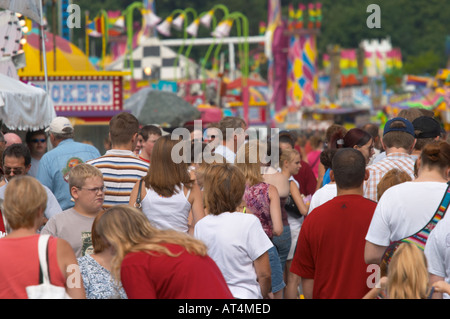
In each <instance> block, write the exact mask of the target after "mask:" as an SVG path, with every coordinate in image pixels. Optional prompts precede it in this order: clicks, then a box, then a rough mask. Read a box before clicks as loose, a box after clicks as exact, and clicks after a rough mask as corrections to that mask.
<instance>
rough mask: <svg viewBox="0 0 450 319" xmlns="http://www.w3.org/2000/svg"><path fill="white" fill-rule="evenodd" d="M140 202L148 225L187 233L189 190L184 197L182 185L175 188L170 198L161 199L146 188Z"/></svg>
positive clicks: (189, 207) (189, 206)
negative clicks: (145, 192)
mask: <svg viewBox="0 0 450 319" xmlns="http://www.w3.org/2000/svg"><path fill="white" fill-rule="evenodd" d="M146 190H147V194H146V195H145V197H144V199H143V200H142V211H143V212H144V214H145V216H147V218H148V219H149V220H150V223H151V224H152V225H153V226H154V227H156V228H158V229H175V230H178V231H181V232H186V233H187V232H188V216H189V211H190V210H191V204H190V203H189V201H188V198H189V194H190V192H191V190H190V189H189V191H188V192H187V194H186V196H185V195H184V185H182V187H181V189H180V188H179V187H177V188H176V193H175V194H174V195H172V196H171V197H162V196H160V195H159V194H158V193H156V192H155V191H154V190H153V189H149V188H147V189H146Z"/></svg>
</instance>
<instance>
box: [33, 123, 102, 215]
mask: <svg viewBox="0 0 450 319" xmlns="http://www.w3.org/2000/svg"><path fill="white" fill-rule="evenodd" d="M45 131H46V132H47V133H48V134H49V139H50V142H51V143H52V146H53V149H52V150H50V151H49V152H47V153H45V154H44V156H42V158H41V161H40V162H39V169H38V172H37V175H36V178H37V179H38V180H39V181H40V182H41V183H42V184H43V185H45V186H47V187H48V188H49V189H50V190H51V191H52V192H53V194H54V195H55V196H56V199H57V200H58V202H59V205H60V206H61V208H62V209H63V210H66V209H69V208H71V207H73V206H74V202H73V201H72V197H71V195H70V189H69V183H68V176H69V172H70V169H71V168H72V167H74V166H76V165H78V164H80V163H84V162H86V161H88V160H90V159H93V158H97V157H99V156H100V152H99V151H98V150H97V148H95V147H94V146H92V145H88V144H84V143H79V142H75V141H74V140H73V137H74V135H75V131H74V128H73V126H72V124H71V123H70V121H69V119H68V118H66V117H63V116H58V117H56V118H54V119H53V121H52V122H51V123H50V126H49V127H48V128H47V129H46V130H45Z"/></svg>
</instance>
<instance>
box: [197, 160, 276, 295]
mask: <svg viewBox="0 0 450 319" xmlns="http://www.w3.org/2000/svg"><path fill="white" fill-rule="evenodd" d="M245 183H246V179H245V176H244V174H243V173H242V172H241V170H240V169H239V168H237V167H236V166H235V165H231V164H216V165H212V166H210V167H208V168H207V169H206V172H205V184H204V186H205V190H204V197H205V204H206V210H207V211H208V215H207V216H205V217H204V218H203V219H201V220H200V221H199V222H198V223H197V225H196V226H195V231H194V236H195V237H196V238H198V239H200V240H201V241H203V242H204V243H205V244H206V245H207V246H208V254H209V255H210V256H211V258H212V259H214V261H215V262H216V264H217V265H218V266H219V268H220V270H221V271H222V273H223V275H224V277H225V280H226V282H227V284H228V286H229V287H230V290H231V292H232V294H233V296H234V297H235V298H239V299H260V298H269V294H270V287H271V268H270V262H269V255H268V250H269V249H270V248H271V247H273V244H272V242H271V241H270V239H269V238H268V237H267V235H266V233H265V232H264V230H263V227H262V226H261V222H260V221H259V219H258V218H257V217H256V216H254V215H253V214H246V213H241V212H239V211H238V206H239V205H240V204H241V202H242V197H243V195H244V191H245V188H246V185H245Z"/></svg>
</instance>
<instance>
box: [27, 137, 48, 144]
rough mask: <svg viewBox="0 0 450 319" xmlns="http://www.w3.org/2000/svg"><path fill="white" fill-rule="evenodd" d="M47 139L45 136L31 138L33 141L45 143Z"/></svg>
mask: <svg viewBox="0 0 450 319" xmlns="http://www.w3.org/2000/svg"><path fill="white" fill-rule="evenodd" d="M46 141H47V139H45V138H34V139H32V140H31V142H32V143H38V142H41V143H45V142H46Z"/></svg>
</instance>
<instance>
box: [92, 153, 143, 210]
mask: <svg viewBox="0 0 450 319" xmlns="http://www.w3.org/2000/svg"><path fill="white" fill-rule="evenodd" d="M87 163H88V164H91V165H93V166H95V167H97V168H98V169H99V170H100V171H101V172H102V173H103V180H104V183H105V186H106V193H105V201H104V204H103V208H105V209H107V208H109V207H111V206H113V205H119V204H128V202H129V200H130V194H131V191H132V190H133V187H134V185H135V184H136V182H138V181H139V180H140V179H141V178H142V177H144V176H145V175H147V172H148V167H149V163H146V162H144V161H143V160H141V159H139V158H138V157H137V156H136V155H135V154H134V153H133V152H132V151H128V150H118V149H112V150H109V151H107V152H106V153H105V155H103V156H101V157H99V158H96V159H93V160H90V161H88V162H87Z"/></svg>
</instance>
